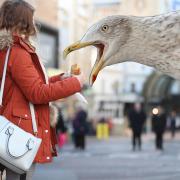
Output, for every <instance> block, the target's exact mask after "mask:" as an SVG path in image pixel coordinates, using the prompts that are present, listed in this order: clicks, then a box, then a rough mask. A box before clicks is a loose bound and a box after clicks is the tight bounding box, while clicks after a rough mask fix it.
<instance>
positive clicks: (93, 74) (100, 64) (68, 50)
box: [63, 41, 104, 85]
mask: <svg viewBox="0 0 180 180" xmlns="http://www.w3.org/2000/svg"><path fill="white" fill-rule="evenodd" d="M92 45H95V43H94V42H83V43H82V42H80V41H78V42H76V43H74V44H72V45H70V46H68V47H67V48H66V49H65V50H64V52H63V58H64V59H66V57H67V56H68V54H70V53H71V52H73V51H76V50H78V49H81V48H84V47H87V46H92ZM103 65H104V61H103V58H102V57H101V58H100V59H99V60H98V61H97V62H96V64H95V65H94V67H93V69H92V72H91V74H90V77H89V84H90V85H93V83H94V82H95V80H96V78H97V76H98V74H99V72H100V70H101V69H102V68H103Z"/></svg>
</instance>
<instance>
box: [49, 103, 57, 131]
mask: <svg viewBox="0 0 180 180" xmlns="http://www.w3.org/2000/svg"><path fill="white" fill-rule="evenodd" d="M49 107H50V125H51V127H52V128H55V127H56V125H57V122H58V109H57V107H56V106H54V105H52V104H51V105H50V106H49Z"/></svg>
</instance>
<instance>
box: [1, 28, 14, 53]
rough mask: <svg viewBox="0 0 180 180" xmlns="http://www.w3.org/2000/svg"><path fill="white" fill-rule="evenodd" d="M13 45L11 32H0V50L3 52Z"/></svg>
mask: <svg viewBox="0 0 180 180" xmlns="http://www.w3.org/2000/svg"><path fill="white" fill-rule="evenodd" d="M12 44H13V36H12V34H11V32H9V31H6V30H1V31H0V50H3V49H5V48H7V47H9V46H11V45H12Z"/></svg>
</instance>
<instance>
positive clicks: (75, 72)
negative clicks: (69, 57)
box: [71, 64, 81, 75]
mask: <svg viewBox="0 0 180 180" xmlns="http://www.w3.org/2000/svg"><path fill="white" fill-rule="evenodd" d="M71 74H73V75H79V74H81V69H80V67H79V66H78V65H77V64H74V65H72V66H71Z"/></svg>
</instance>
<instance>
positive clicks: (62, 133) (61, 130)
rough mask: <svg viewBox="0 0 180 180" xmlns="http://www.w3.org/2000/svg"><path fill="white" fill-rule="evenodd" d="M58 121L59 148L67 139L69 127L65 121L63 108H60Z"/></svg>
mask: <svg viewBox="0 0 180 180" xmlns="http://www.w3.org/2000/svg"><path fill="white" fill-rule="evenodd" d="M58 110H59V112H58V122H57V125H56V133H57V137H58V145H59V148H62V147H63V146H64V144H65V143H66V141H67V127H66V125H65V122H64V116H63V113H62V110H61V108H58Z"/></svg>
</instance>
